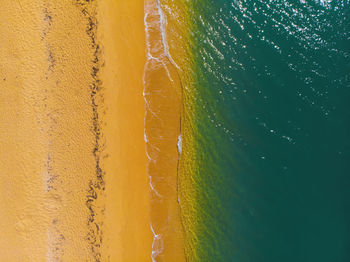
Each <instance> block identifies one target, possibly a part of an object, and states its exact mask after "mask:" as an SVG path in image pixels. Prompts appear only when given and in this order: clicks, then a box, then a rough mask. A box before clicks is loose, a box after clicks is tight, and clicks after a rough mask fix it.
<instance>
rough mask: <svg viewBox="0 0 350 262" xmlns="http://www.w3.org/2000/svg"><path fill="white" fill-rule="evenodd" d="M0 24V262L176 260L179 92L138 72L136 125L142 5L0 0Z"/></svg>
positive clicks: (156, 76)
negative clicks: (154, 115)
mask: <svg viewBox="0 0 350 262" xmlns="http://www.w3.org/2000/svg"><path fill="white" fill-rule="evenodd" d="M149 3H150V4H151V5H153V7H154V6H155V3H156V1H153V3H151V0H149V1H146V6H147V4H149ZM153 19H158V21H159V16H158V17H157V15H156V14H155V15H154V17H153ZM0 24H1V26H0V83H1V84H0V88H1V94H0V171H1V177H0V194H1V201H0V213H1V215H0V228H1V234H0V261H123V262H128V261H152V257H153V259H154V260H155V261H183V260H184V251H183V237H182V227H181V223H180V215H179V206H178V203H177V165H178V152H177V148H176V143H177V139H178V135H179V133H180V99H181V92H180V88H179V87H180V85H179V80H178V77H177V73H176V70H175V68H174V66H173V65H172V64H171V62H170V61H169V60H168V59H166V57H163V58H162V59H163V60H162V63H163V64H162V66H160V67H157V66H156V67H157V68H158V69H157V70H154V71H147V70H146V71H145V78H148V81H149V85H148V88H150V89H149V91H150V90H152V92H153V91H157V90H158V91H161V92H162V93H161V95H157V92H153V93H152V94H151V95H150V96H148V97H147V95H145V98H146V99H147V101H149V103H151V104H152V106H156V107H157V108H158V109H159V110H160V111H159V112H157V115H158V117H157V118H152V117H151V115H150V114H149V112H147V114H146V120H145V113H146V111H147V110H148V109H149V107H145V102H144V97H143V93H142V91H143V75H144V67H145V63H146V51H147V50H146V44H145V31H144V30H145V26H144V1H143V0H133V1H119V0H118V1H117V0H103V1H85V0H84V1H83V0H75V1H72V0H60V1H43V0H18V1H17V0H4V1H2V2H1V8H0ZM155 24H157V22H155ZM158 24H159V23H158ZM157 30H158V31H157ZM159 30H160V28H159V27H158V29H156V28H155V34H154V36H152V37H154V38H152V39H153V40H152V41H153V43H151V42H149V43H151V44H157V43H159V40H160V38H159V37H160V36H159ZM158 55H159V56H161V53H159V54H158ZM146 69H147V68H146ZM169 75H170V76H171V78H172V79H173V80H169V78H168V76H169ZM165 87H166V88H165ZM159 94H160V93H159ZM163 95H164V96H168V97H169V99H165V98H164V97H163ZM147 108H148V109H147ZM145 124H146V133H147V132H148V133H147V137H148V143H147V146H146V145H145V141H144V130H145ZM147 130H148V131H147ZM151 144H152V145H153V146H155V147H156V148H158V149H159V150H160V151H159V152H161V153H160V154H159V152H158V153H156V152H151V148H150V145H151ZM146 147H147V151H148V153H149V155H152V157H153V159H156V160H157V161H156V162H154V161H150V159H147V156H146V153H145V148H146ZM154 154H158V155H157V156H155V155H154ZM150 178H151V180H152V181H151V183H150ZM152 188H153V189H152ZM155 190H156V192H157V194H159V195H160V196H161V198H159V196H157V195H156V194H155ZM151 229H153V230H154V232H152V230H151ZM153 233H155V234H156V235H154V234H153ZM152 251H153V253H152ZM158 251H161V252H160V253H159V254H158Z"/></svg>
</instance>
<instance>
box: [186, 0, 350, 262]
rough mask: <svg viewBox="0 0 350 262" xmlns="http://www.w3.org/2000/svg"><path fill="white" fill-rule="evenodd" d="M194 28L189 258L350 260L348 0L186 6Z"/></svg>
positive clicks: (218, 0)
mask: <svg viewBox="0 0 350 262" xmlns="http://www.w3.org/2000/svg"><path fill="white" fill-rule="evenodd" d="M191 22H192V24H193V25H194V26H195V27H194V29H193V36H192V37H193V41H192V46H191V48H192V50H193V53H194V63H195V68H194V73H195V83H194V90H195V94H194V99H195V101H196V102H195V104H196V117H195V126H196V130H198V131H197V132H196V134H195V148H196V152H197V157H198V160H197V161H198V170H197V174H198V175H196V176H195V177H194V183H195V184H196V187H197V188H198V190H200V192H201V196H200V197H199V199H198V202H199V203H200V207H201V208H200V210H199V218H198V219H199V221H198V222H199V225H200V228H199V232H198V244H197V248H196V250H195V251H194V253H196V255H190V256H189V257H190V258H191V259H192V260H197V261H215V262H219V261H237V262H246V261H252V262H289V261H290V262H304V261H305V262H313V261H317V262H347V261H350V168H349V166H350V164H349V163H350V138H349V135H350V105H349V101H350V1H341V0H338V1H316V0H308V1H307V0H304V1H301V0H295V1H292V0H285V1H282V0H275V1H264V0H256V1H252V0H251V1H249V0H245V1H244V0H193V1H192V3H191ZM191 259H190V260H191Z"/></svg>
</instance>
